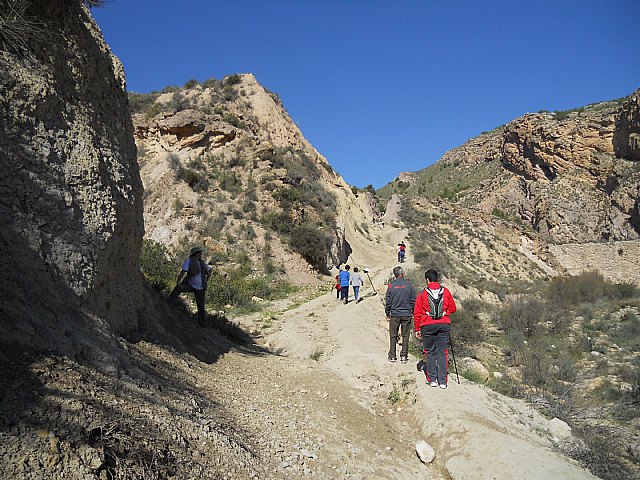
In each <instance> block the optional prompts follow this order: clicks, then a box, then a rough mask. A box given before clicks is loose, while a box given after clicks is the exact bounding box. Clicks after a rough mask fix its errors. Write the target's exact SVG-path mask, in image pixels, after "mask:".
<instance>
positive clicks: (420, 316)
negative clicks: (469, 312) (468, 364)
mask: <svg viewBox="0 0 640 480" xmlns="http://www.w3.org/2000/svg"><path fill="white" fill-rule="evenodd" d="M393 276H394V279H393V280H392V281H391V282H389V284H388V286H387V293H386V296H385V313H386V315H387V320H388V322H389V355H388V359H389V361H390V362H395V361H396V349H397V344H398V331H400V335H401V336H402V345H401V348H400V362H401V363H407V362H408V361H409V336H410V332H411V326H412V324H413V329H414V331H415V335H416V338H417V339H418V340H422V345H423V353H424V359H423V360H421V361H420V362H418V369H419V370H422V371H423V372H424V374H425V377H426V381H427V383H428V384H429V385H430V386H432V387H440V388H447V378H448V377H447V375H448V371H449V349H448V346H449V342H450V339H449V334H450V332H451V317H450V315H451V314H452V313H454V312H455V311H456V304H455V301H454V300H453V296H452V295H451V292H450V291H449V289H448V288H446V287H443V286H442V285H440V283H438V277H439V275H438V272H437V271H436V270H433V269H429V270H427V271H426V272H425V274H424V278H425V281H426V287H425V288H424V289H423V290H422V291H421V292H420V293H416V290H415V288H413V285H412V284H411V282H409V281H408V280H406V279H405V278H404V269H403V268H402V267H400V266H398V267H395V268H394V269H393Z"/></svg>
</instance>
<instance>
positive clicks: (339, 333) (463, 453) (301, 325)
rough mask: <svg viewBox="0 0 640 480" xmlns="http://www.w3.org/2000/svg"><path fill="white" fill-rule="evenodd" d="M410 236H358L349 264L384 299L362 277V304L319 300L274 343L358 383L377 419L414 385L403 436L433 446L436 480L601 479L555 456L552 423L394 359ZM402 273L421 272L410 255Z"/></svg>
mask: <svg viewBox="0 0 640 480" xmlns="http://www.w3.org/2000/svg"><path fill="white" fill-rule="evenodd" d="M381 228H382V227H381ZM404 235H405V232H404V231H402V230H398V229H394V228H392V227H389V226H387V227H384V229H383V230H382V231H381V232H379V237H378V239H379V240H378V241H379V243H378V244H377V245H374V244H372V242H370V243H367V242H366V241H365V239H362V238H361V237H360V238H356V237H355V235H353V233H351V239H350V243H351V245H352V247H355V248H353V251H354V253H353V255H352V257H350V259H349V262H350V264H352V265H359V266H361V268H362V267H364V266H368V267H369V268H370V269H371V271H370V273H369V275H370V278H371V280H372V281H373V284H374V286H375V289H376V290H377V294H375V293H374V291H373V288H372V286H371V284H370V283H369V279H368V278H367V277H366V276H364V277H365V282H366V284H365V287H363V289H362V290H361V297H362V301H361V302H360V303H358V304H356V303H355V302H353V299H351V300H352V301H351V302H350V303H349V304H347V305H345V304H343V303H341V302H338V301H337V300H336V298H335V292H331V293H329V294H326V295H323V296H322V297H319V298H315V299H313V300H312V301H310V302H308V303H306V304H304V305H302V306H300V307H299V308H297V309H294V310H291V311H289V312H287V313H286V315H285V317H286V318H285V319H284V320H283V321H282V323H281V324H280V325H279V327H278V328H279V331H277V332H275V333H273V334H272V335H270V336H269V339H268V340H269V342H270V343H271V344H272V345H274V346H276V347H278V348H281V349H282V351H283V353H284V354H286V355H290V356H294V357H300V358H305V359H308V358H310V357H312V356H314V354H315V356H314V358H317V359H318V363H319V364H320V365H321V366H322V367H324V368H326V369H328V370H329V371H331V372H333V373H334V374H335V375H336V376H337V377H339V378H340V379H341V381H346V382H347V384H349V385H351V386H352V387H353V388H354V391H355V392H357V393H355V394H354V395H355V396H356V397H357V398H356V400H357V401H358V403H359V404H360V405H362V406H363V407H365V408H367V409H370V410H371V411H372V412H375V411H377V412H380V411H388V413H389V414H391V408H392V407H391V406H390V404H388V403H385V400H386V398H387V396H388V394H389V392H390V391H391V390H392V388H394V386H400V385H403V386H405V387H406V386H407V385H408V384H410V387H409V388H410V389H411V390H412V392H411V395H409V396H408V397H406V399H408V400H409V401H407V402H406V405H408V404H410V403H411V402H410V399H411V398H413V399H415V404H414V405H413V406H411V407H410V408H408V410H406V411H407V412H410V413H407V414H406V415H405V416H404V418H403V422H398V423H399V425H398V429H399V431H400V432H401V433H400V435H401V437H402V438H403V439H404V438H406V443H405V444H404V445H403V446H402V448H403V449H406V451H407V452H412V451H413V449H414V448H415V443H416V442H417V441H419V440H422V439H424V440H426V441H427V442H428V443H429V444H431V445H432V446H433V447H434V449H435V450H436V459H435V460H434V463H433V464H432V466H431V469H430V475H428V477H429V476H430V478H453V479H460V480H462V479H523V478H527V479H548V478H563V479H595V478H596V477H594V476H592V475H591V474H589V473H588V472H587V471H585V470H584V469H582V468H581V467H579V466H578V465H577V464H576V463H575V462H573V461H571V460H570V459H568V458H566V457H563V456H561V455H558V454H556V453H555V452H554V451H553V448H554V445H553V441H552V439H551V434H550V433H549V432H548V429H549V421H548V420H547V419H545V418H544V417H542V416H541V415H539V414H538V413H536V412H535V411H534V410H533V409H531V408H530V407H529V406H528V405H526V404H525V403H523V402H520V401H516V400H513V399H509V398H506V397H502V396H500V395H498V394H496V393H494V392H492V391H491V390H489V389H486V388H484V387H482V386H480V385H477V384H473V383H470V382H467V381H466V380H465V379H462V378H461V384H459V385H458V384H457V383H455V382H454V381H453V380H451V382H450V385H449V388H448V389H447V390H441V389H437V388H431V387H429V386H427V385H425V382H424V375H423V374H422V373H420V372H417V370H416V368H415V362H416V359H411V360H410V362H409V363H408V364H406V365H402V364H400V362H396V363H394V364H391V363H389V362H388V361H387V350H388V333H387V322H386V318H385V315H384V303H383V302H384V293H385V291H386V286H385V281H386V280H387V279H388V278H389V276H390V275H391V269H392V268H393V266H395V265H396V263H395V260H396V258H395V245H396V244H397V242H398V241H399V240H402V239H405V238H404ZM348 238H349V235H348ZM408 251H409V252H411V246H410V245H408ZM403 266H405V267H406V268H407V269H410V268H413V267H415V265H414V264H413V263H412V261H411V255H410V253H409V255H408V258H407V262H406V263H405V264H404V265H403ZM416 287H417V288H420V287H421V286H416ZM350 293H351V292H350ZM454 320H455V318H454ZM320 352H321V354H320ZM401 390H402V389H401ZM393 408H395V406H393ZM400 423H401V424H400ZM395 435H397V433H396V434H395ZM405 453H406V452H405ZM415 473H416V472H415V471H413V472H412V471H400V470H398V471H397V476H396V477H395V478H416V477H415V476H412V475H415ZM405 475H406V476H405Z"/></svg>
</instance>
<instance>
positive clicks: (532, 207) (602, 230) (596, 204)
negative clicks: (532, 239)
mask: <svg viewBox="0 0 640 480" xmlns="http://www.w3.org/2000/svg"><path fill="white" fill-rule="evenodd" d="M639 97H640V95H639V93H638V92H636V93H634V94H633V95H631V96H630V97H629V98H628V99H627V100H626V101H624V102H623V103H622V104H621V105H617V104H616V103H603V104H596V105H592V106H589V107H586V108H585V109H580V110H578V111H575V112H570V113H568V114H566V116H565V117H564V118H562V119H559V118H558V116H557V115H556V114H553V113H535V114H527V115H525V116H523V117H520V118H518V119H516V120H514V121H512V122H510V123H508V124H507V125H505V126H504V127H501V128H499V129H497V130H496V131H494V132H491V133H489V134H485V135H482V136H480V137H477V138H474V139H472V140H469V141H468V142H467V143H465V144H464V145H462V146H461V147H459V148H456V149H453V150H451V151H450V152H447V154H445V156H444V157H443V159H442V160H441V162H444V164H452V165H454V164H455V165H457V167H456V168H458V169H459V171H460V172H462V171H464V169H465V168H472V169H473V168H476V169H477V168H483V167H484V166H485V165H489V164H491V163H494V164H495V163H499V165H501V167H502V169H501V170H502V171H497V173H494V174H491V175H487V177H486V178H485V179H484V180H483V181H482V182H481V183H479V184H476V185H473V184H472V185H470V188H469V189H468V190H467V191H465V192H464V193H463V194H461V195H460V196H459V197H460V202H459V203H460V204H463V205H464V206H467V207H477V208H480V209H481V210H483V211H485V212H487V213H491V212H492V211H495V210H494V209H498V210H500V211H503V212H507V213H508V214H509V215H513V216H515V217H519V218H520V219H522V220H523V221H524V222H525V223H527V224H529V225H531V226H532V227H533V228H534V230H535V231H537V232H538V233H539V234H540V235H541V237H542V239H543V240H545V241H549V242H551V243H559V244H562V243H573V242H593V241H606V240H635V239H638V238H640V221H639V205H638V198H639V196H640V168H639V163H638V160H637V159H638V152H639V150H638V148H639V144H638V138H639V137H638V131H639V129H640V113H639V109H640V107H639ZM494 172H496V170H495V169H494Z"/></svg>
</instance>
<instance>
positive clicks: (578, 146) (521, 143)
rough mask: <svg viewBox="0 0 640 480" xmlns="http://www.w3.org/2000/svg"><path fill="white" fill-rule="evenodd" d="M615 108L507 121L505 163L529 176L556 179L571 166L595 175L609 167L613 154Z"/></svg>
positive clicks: (503, 159) (503, 150) (548, 114)
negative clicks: (563, 117)
mask: <svg viewBox="0 0 640 480" xmlns="http://www.w3.org/2000/svg"><path fill="white" fill-rule="evenodd" d="M614 131H615V109H614V108H608V109H606V110H604V111H601V112H593V113H589V114H587V115H583V114H581V113H573V114H570V115H569V116H568V117H567V118H566V119H564V120H561V121H557V120H556V118H555V115H554V114H552V113H536V114H528V115H525V116H524V117H521V118H519V119H517V120H514V121H513V122H511V123H509V124H507V125H506V126H505V129H504V133H503V144H502V156H501V160H502V163H503V164H504V166H505V167H506V168H507V169H509V170H511V171H513V172H515V173H517V174H519V175H522V176H524V177H525V178H527V179H529V180H545V179H546V180H549V181H551V180H554V179H555V178H557V177H558V175H561V174H563V173H565V172H567V171H569V170H571V169H574V168H580V169H583V170H585V171H586V172H588V173H590V174H592V175H595V176H597V175H601V174H602V173H603V172H605V171H606V169H607V167H608V166H609V164H610V162H607V161H605V160H608V159H609V157H611V156H613V155H614V149H613V143H612V139H613V134H614Z"/></svg>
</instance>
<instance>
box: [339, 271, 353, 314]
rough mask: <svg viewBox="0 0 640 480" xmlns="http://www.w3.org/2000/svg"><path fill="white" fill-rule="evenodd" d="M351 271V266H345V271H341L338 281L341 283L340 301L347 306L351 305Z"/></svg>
mask: <svg viewBox="0 0 640 480" xmlns="http://www.w3.org/2000/svg"><path fill="white" fill-rule="evenodd" d="M349 270H351V267H350V266H349V265H345V266H344V270H340V273H339V274H338V281H339V282H340V300H342V301H344V304H345V305H346V304H347V303H349V277H350V274H349Z"/></svg>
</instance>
